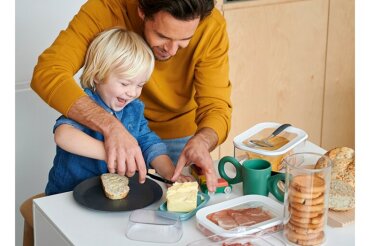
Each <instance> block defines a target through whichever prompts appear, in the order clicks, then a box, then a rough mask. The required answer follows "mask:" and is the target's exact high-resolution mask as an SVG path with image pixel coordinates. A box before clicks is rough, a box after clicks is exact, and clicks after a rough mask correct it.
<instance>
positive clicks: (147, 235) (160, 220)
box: [126, 209, 183, 243]
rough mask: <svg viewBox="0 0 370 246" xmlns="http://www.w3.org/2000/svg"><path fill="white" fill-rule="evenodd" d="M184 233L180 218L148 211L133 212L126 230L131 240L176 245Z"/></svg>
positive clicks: (160, 212) (165, 213) (162, 212)
mask: <svg viewBox="0 0 370 246" xmlns="http://www.w3.org/2000/svg"><path fill="white" fill-rule="evenodd" d="M182 233H183V232H182V223H181V220H180V218H179V217H178V216H175V215H174V214H169V213H167V212H164V211H157V210H148V209H139V210H135V211H133V212H132V213H131V215H130V218H129V222H128V225H127V229H126V236H127V238H129V239H131V240H136V241H144V242H156V243H175V242H177V241H179V240H180V239H181V237H182Z"/></svg>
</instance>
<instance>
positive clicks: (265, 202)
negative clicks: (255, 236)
mask: <svg viewBox="0 0 370 246" xmlns="http://www.w3.org/2000/svg"><path fill="white" fill-rule="evenodd" d="M248 207H250V208H252V207H262V208H263V210H267V211H268V212H269V213H271V214H272V215H273V216H272V218H271V219H269V220H266V221H263V222H261V223H258V224H254V225H251V226H240V227H236V228H234V229H231V230H226V229H224V228H222V227H221V226H219V225H217V224H215V223H214V222H212V221H211V220H210V219H208V218H207V215H209V214H211V213H215V212H219V211H222V210H226V209H236V208H248ZM196 218H197V221H198V223H199V224H201V225H202V226H204V227H205V228H206V229H208V230H209V231H211V232H213V233H214V234H217V235H219V236H222V237H225V238H229V237H235V236H238V235H245V234H251V233H255V232H259V231H263V230H264V229H267V228H271V227H273V226H276V225H280V224H282V222H283V205H282V204H280V203H278V202H276V201H275V200H273V199H271V198H269V197H266V196H260V195H245V196H241V197H238V198H235V199H231V200H228V201H225V202H221V203H217V204H214V205H211V206H208V207H205V208H202V209H200V210H199V211H198V212H197V214H196Z"/></svg>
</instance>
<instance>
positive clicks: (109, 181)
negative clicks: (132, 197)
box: [100, 173, 130, 200]
mask: <svg viewBox="0 0 370 246" xmlns="http://www.w3.org/2000/svg"><path fill="white" fill-rule="evenodd" d="M100 179H101V181H102V184H103V189H104V192H105V195H106V196H107V197H108V198H109V199H112V200H118V199H123V198H125V197H126V196H127V194H128V192H129V191H130V187H129V186H128V182H129V181H128V178H127V177H126V176H121V175H118V174H116V173H104V174H102V175H101V176H100Z"/></svg>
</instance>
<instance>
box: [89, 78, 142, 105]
mask: <svg viewBox="0 0 370 246" xmlns="http://www.w3.org/2000/svg"><path fill="white" fill-rule="evenodd" d="M145 79H146V76H144V75H139V76H137V77H135V78H134V79H132V80H125V79H122V78H121V77H120V76H118V75H117V74H115V73H111V74H110V75H108V77H107V79H106V80H105V81H104V82H98V83H96V92H97V93H98V94H99V96H100V97H101V98H102V99H103V101H104V103H105V104H106V105H107V106H108V107H110V108H111V109H112V110H113V111H120V110H122V109H123V108H124V107H125V106H126V105H127V104H129V103H130V102H131V101H133V100H134V99H136V98H138V97H139V96H140V94H141V90H142V89H143V86H144V84H145V82H146V80H145Z"/></svg>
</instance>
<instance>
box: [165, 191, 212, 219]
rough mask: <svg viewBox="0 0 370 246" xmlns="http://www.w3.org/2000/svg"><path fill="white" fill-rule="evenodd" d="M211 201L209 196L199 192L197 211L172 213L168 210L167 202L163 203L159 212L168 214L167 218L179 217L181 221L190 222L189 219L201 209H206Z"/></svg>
mask: <svg viewBox="0 0 370 246" xmlns="http://www.w3.org/2000/svg"><path fill="white" fill-rule="evenodd" d="M209 199H210V197H209V195H208V194H205V193H202V192H198V194H197V207H196V208H195V209H193V210H191V211H189V212H170V211H168V210H167V202H164V203H162V204H161V206H159V210H160V211H164V212H167V214H166V217H172V216H174V217H175V218H176V217H179V219H180V220H188V219H190V218H192V217H193V216H194V215H195V213H196V212H197V211H198V210H199V209H201V208H202V207H204V206H205V205H206V204H207V202H208V201H209ZM162 216H163V214H162Z"/></svg>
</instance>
